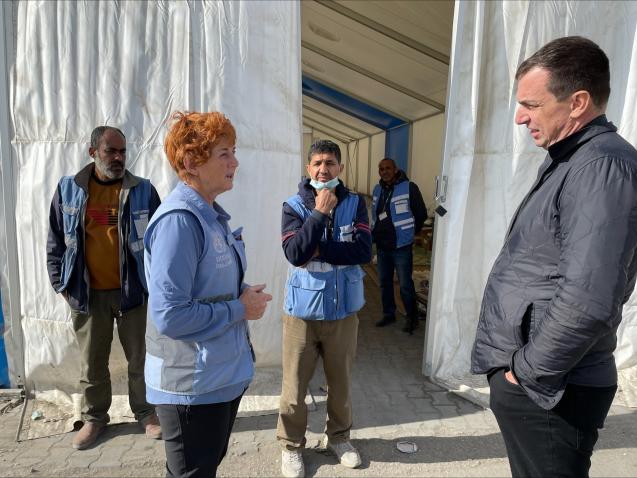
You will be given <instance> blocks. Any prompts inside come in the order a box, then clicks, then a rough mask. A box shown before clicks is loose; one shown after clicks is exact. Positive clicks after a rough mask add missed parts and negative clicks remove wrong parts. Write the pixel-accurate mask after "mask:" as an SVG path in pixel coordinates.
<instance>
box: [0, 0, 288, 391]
mask: <svg viewBox="0 0 637 478" xmlns="http://www.w3.org/2000/svg"><path fill="white" fill-rule="evenodd" d="M14 9H15V10H14V11H13V14H12V17H13V18H10V19H6V18H5V20H7V21H6V22H5V25H6V24H12V25H13V27H12V28H13V30H12V41H10V42H8V43H7V45H8V46H7V49H8V50H11V49H12V46H14V50H13V51H12V57H13V59H11V58H9V59H8V60H7V70H8V71H10V72H11V74H10V80H9V81H10V86H11V95H10V104H9V110H10V113H11V117H12V126H13V135H12V136H9V135H7V137H9V139H10V140H12V146H11V148H5V145H4V144H2V146H3V149H2V151H3V153H4V152H5V151H9V152H10V154H9V155H5V154H3V155H2V166H1V168H2V169H1V171H2V173H3V174H5V173H7V172H9V171H12V173H11V181H9V178H8V177H6V176H3V183H2V184H3V189H4V187H5V185H10V186H12V187H13V188H14V190H15V195H14V196H13V197H12V198H9V199H10V200H12V201H13V204H12V207H5V209H4V210H2V211H1V212H0V214H2V216H0V224H2V226H0V233H2V234H3V237H0V239H1V240H2V243H3V244H5V243H6V240H7V235H8V234H11V227H9V226H7V225H11V224H12V221H13V220H14V219H13V218H14V216H13V214H15V237H16V239H17V252H8V253H7V254H8V255H11V254H14V255H17V258H18V261H19V271H18V272H19V276H16V275H15V274H14V276H13V277H11V274H10V271H9V269H8V268H7V267H5V266H4V264H5V261H4V259H6V257H5V256H4V255H3V256H2V257H0V258H1V259H2V263H3V267H2V270H1V271H0V274H1V275H0V277H1V279H2V296H3V299H4V298H5V297H7V296H8V292H9V289H8V285H7V284H8V283H11V285H12V288H13V289H14V290H15V288H16V287H17V286H16V283H15V282H16V281H19V302H20V311H19V321H20V323H21V325H22V330H23V333H24V353H25V368H26V370H25V372H26V377H27V380H28V383H29V384H30V385H31V387H33V388H34V389H35V390H36V391H38V392H44V391H47V390H56V391H57V392H58V395H59V397H58V398H67V399H69V401H70V395H71V394H73V393H76V392H77V391H78V384H77V381H78V377H79V362H78V350H77V345H76V344H75V340H74V335H73V331H72V328H71V323H70V320H69V308H68V306H67V305H66V303H65V302H64V300H63V299H62V298H61V297H60V296H57V295H56V294H54V292H53V290H52V289H51V286H50V284H49V281H48V277H47V272H46V254H45V248H46V236H47V230H48V215H49V204H50V201H51V198H52V196H53V193H54V190H55V187H56V185H57V181H58V180H59V178H60V177H61V176H63V175H68V174H74V173H75V172H77V171H78V170H79V169H80V168H81V167H82V166H84V165H85V164H87V163H88V162H89V161H90V158H89V157H88V154H87V147H88V140H89V136H90V133H91V130H92V129H93V127H94V126H97V125H100V124H108V125H115V126H118V127H120V128H121V129H122V130H123V131H124V132H125V134H126V136H127V140H128V142H127V148H128V160H127V167H128V168H129V169H130V170H131V171H132V172H133V173H134V174H137V175H140V176H144V177H148V178H150V179H151V181H152V183H153V184H154V185H155V186H156V188H157V190H158V192H159V194H160V196H161V197H165V196H166V195H167V194H168V193H169V192H170V190H171V189H172V188H173V187H174V186H175V184H176V182H177V178H176V176H175V174H174V173H173V171H172V169H171V168H170V166H169V164H168V162H167V160H166V159H165V155H164V153H163V138H164V135H165V132H166V125H167V121H168V120H169V117H170V115H171V112H174V111H176V110H193V111H215V110H216V111H223V112H224V113H225V114H226V115H227V116H228V117H229V118H230V119H231V121H232V122H233V124H234V126H235V128H236V129H237V136H238V140H237V149H238V153H237V156H238V159H239V162H240V166H239V169H238V172H237V175H236V176H235V183H234V189H233V190H232V191H230V192H228V193H225V194H224V195H222V196H221V197H220V198H219V202H220V204H222V205H223V206H224V208H225V209H226V210H227V211H229V213H230V214H231V215H232V220H231V224H232V225H233V227H239V226H244V233H243V236H244V238H245V240H246V246H247V257H248V272H247V275H246V281H247V282H249V283H267V290H268V291H269V292H271V293H272V294H273V296H274V299H273V301H272V303H271V305H270V306H269V308H268V310H267V312H266V315H265V316H264V318H263V319H262V320H260V321H258V322H255V323H252V324H251V329H252V337H253V342H254V346H255V350H256V354H257V357H258V365H270V364H278V363H280V349H281V347H280V340H281V339H280V337H281V328H280V322H279V320H280V311H281V304H282V301H283V293H284V281H285V279H286V270H287V266H286V263H285V260H284V258H283V255H282V253H281V249H280V239H279V238H280V230H279V224H280V214H281V212H280V211H281V204H282V202H283V201H284V200H285V199H286V197H287V196H289V195H290V194H291V193H292V192H293V191H294V190H295V188H296V183H297V180H298V177H299V174H298V168H297V165H298V162H299V159H298V158H299V156H300V154H301V113H300V112H301V86H300V77H301V74H300V30H299V24H300V20H299V9H300V7H299V5H298V4H296V3H290V2H276V1H272V2H264V1H254V2H252V1H242V2H234V1H228V2H186V1H179V2H173V1H170V2H163V1H162V2H95V3H93V2H31V1H23V2H19V3H17V4H14ZM3 127H6V125H5V126H3ZM0 140H1V141H4V140H5V136H2V137H0ZM4 196H7V195H6V194H5V195H4ZM9 196H10V195H9ZM3 199H4V200H5V201H7V198H6V197H5V198H3ZM6 211H9V212H8V213H7V212H6ZM13 211H15V213H14V212H13ZM3 254H4V253H3ZM5 312H7V311H6V310H5ZM7 320H8V319H7ZM5 338H7V340H8V342H12V340H13V339H11V338H10V337H8V336H6V337H5ZM7 347H8V348H9V349H10V350H12V348H11V347H13V349H16V348H18V349H20V348H21V344H16V343H8V344H7ZM15 357H17V355H14V358H12V360H16V358H15ZM14 368H15V367H14ZM111 375H112V378H113V382H114V393H124V394H125V393H126V388H125V387H126V384H125V383H126V365H125V360H124V358H123V353H122V352H121V348H119V347H118V345H117V344H115V346H114V349H113V353H112V356H111ZM12 379H13V380H14V381H15V379H16V377H15V376H13V377H12ZM60 392H61V393H60Z"/></svg>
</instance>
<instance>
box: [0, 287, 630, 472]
mask: <svg viewBox="0 0 637 478" xmlns="http://www.w3.org/2000/svg"><path fill="white" fill-rule="evenodd" d="M367 298H368V304H369V305H368V306H366V307H365V308H364V309H363V310H362V311H361V313H360V332H359V343H358V357H357V361H356V365H355V370H354V376H353V383H352V387H353V408H354V429H353V430H352V443H353V444H354V445H355V446H356V447H358V448H359V450H360V452H361V455H362V459H363V465H362V466H361V467H360V468H359V469H357V470H350V469H346V468H343V467H342V466H340V465H339V464H337V461H336V458H335V457H334V456H333V455H331V454H329V453H327V452H325V451H324V450H322V449H320V448H319V447H318V446H317V445H318V442H319V440H320V438H321V436H322V432H323V428H324V423H325V402H324V401H321V400H317V402H318V408H317V410H315V411H312V412H310V413H309V424H308V434H307V437H308V449H307V450H306V451H305V452H304V456H305V462H306V474H307V476H382V477H390V476H462V477H469V476H482V477H484V476H510V472H509V468H508V463H507V460H506V453H505V449H504V444H503V442H502V439H501V437H500V434H499V432H498V428H497V425H496V422H495V419H494V417H493V414H492V413H491V412H490V411H488V410H483V409H482V408H479V407H477V406H475V405H473V404H472V403H470V402H467V401H465V400H464V399H462V398H459V397H457V396H456V395H454V394H451V393H448V392H446V391H445V390H443V389H442V388H440V387H438V386H437V385H434V384H432V383H431V382H429V381H427V380H426V379H425V378H424V377H423V376H422V374H421V372H420V369H421V362H422V349H423V342H424V330H423V329H424V327H423V326H424V322H421V327H420V328H419V329H418V330H417V333H415V334H414V335H413V336H409V335H407V334H405V333H403V332H402V331H401V330H400V329H401V327H402V323H396V324H394V325H392V326H389V327H386V328H382V329H379V328H376V327H374V322H375V321H376V320H378V319H379V318H380V312H379V308H378V305H377V304H379V303H380V298H379V294H378V291H377V290H376V287H374V286H373V285H370V284H368V287H367ZM315 392H316V393H318V394H320V393H322V392H320V390H319V389H318V387H316V390H315ZM0 406H1V404H0ZM19 412H20V408H19V407H18V408H15V409H13V410H11V411H10V412H8V413H5V414H3V415H0V476H30V477H38V476H66V477H68V476H112V477H133V476H135V477H137V476H148V477H155V476H157V477H159V476H165V469H164V448H163V443H162V442H161V441H152V440H148V439H146V438H145V437H144V436H143V434H141V429H140V428H139V427H138V425H137V424H135V423H126V424H120V425H112V426H109V427H108V428H107V431H106V432H105V433H104V435H103V436H102V437H100V439H99V440H98V442H97V443H96V445H95V446H94V447H93V448H90V449H88V450H84V451H75V450H73V449H72V448H71V439H72V434H63V435H57V436H52V437H47V438H40V439H35V440H27V441H23V442H20V443H16V442H15V441H14V438H15V433H16V429H17V425H18V421H19ZM272 412H273V413H272V414H270V415H264V416H255V417H246V418H238V419H237V421H236V423H235V427H234V432H233V435H232V437H231V440H230V442H231V443H230V448H229V450H228V455H227V456H226V458H225V460H224V462H223V463H222V465H221V467H220V468H219V470H218V474H219V476H232V477H234V476H242V477H243V476H246V477H248V476H249V477H253V476H280V471H279V470H280V465H281V456H280V451H279V447H278V445H277V443H276V441H275V429H276V419H277V416H276V413H275V412H276V411H275V410H272ZM26 419H28V417H26ZM400 441H408V442H413V443H415V444H416V445H417V446H418V451H417V452H416V453H413V454H405V453H401V452H400V451H398V450H397V448H396V445H397V443H398V442H400ZM636 449H637V411H635V410H630V409H626V408H622V407H619V406H614V407H613V409H612V411H611V415H610V416H609V418H608V420H607V423H606V428H605V429H604V430H602V431H601V432H600V440H599V442H598V446H597V449H596V452H595V454H594V455H593V466H592V469H591V476H598V477H601V476H604V477H607V476H637V452H636Z"/></svg>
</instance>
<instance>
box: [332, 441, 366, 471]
mask: <svg viewBox="0 0 637 478" xmlns="http://www.w3.org/2000/svg"><path fill="white" fill-rule="evenodd" d="M323 443H324V444H325V445H326V446H325V448H327V449H329V450H332V452H334V454H335V455H336V457H337V458H338V461H339V462H340V463H341V465H343V466H345V467H347V468H358V467H359V466H361V463H362V462H361V456H360V455H359V454H358V450H357V449H356V448H354V447H353V446H352V444H351V443H350V442H349V441H344V442H341V443H332V442H330V441H329V440H328V439H327V436H326V437H325V438H324V440H323Z"/></svg>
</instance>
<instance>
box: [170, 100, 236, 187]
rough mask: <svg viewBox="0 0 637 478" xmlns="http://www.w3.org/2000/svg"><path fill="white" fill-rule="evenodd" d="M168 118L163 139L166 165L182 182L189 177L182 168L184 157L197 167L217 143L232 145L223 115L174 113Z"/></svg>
mask: <svg viewBox="0 0 637 478" xmlns="http://www.w3.org/2000/svg"><path fill="white" fill-rule="evenodd" d="M171 119H172V121H173V124H172V126H171V127H170V130H169V131H168V134H167V135H166V139H165V140H164V151H165V152H166V156H168V162H169V163H170V165H171V166H172V167H173V169H174V170H175V172H176V173H177V175H178V176H179V177H180V178H181V179H182V180H186V179H188V177H189V176H190V174H189V173H188V172H187V171H186V168H185V166H184V159H185V158H187V157H190V158H192V160H193V163H194V165H195V166H200V165H202V164H204V163H205V162H206V161H208V159H209V155H210V150H211V149H212V148H214V147H215V146H216V145H217V144H219V143H220V142H221V140H224V139H225V140H228V141H230V143H231V144H235V143H236V140H237V133H236V131H235V129H234V126H232V123H231V122H230V120H229V119H228V118H226V117H225V116H224V114H223V113H219V112H216V111H213V112H211V113H195V112H187V111H184V112H182V111H177V112H176V113H173V115H172V117H171Z"/></svg>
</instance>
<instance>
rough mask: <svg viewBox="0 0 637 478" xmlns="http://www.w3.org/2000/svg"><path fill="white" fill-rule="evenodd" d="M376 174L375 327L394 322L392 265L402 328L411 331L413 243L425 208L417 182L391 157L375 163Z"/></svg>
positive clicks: (414, 318)
mask: <svg viewBox="0 0 637 478" xmlns="http://www.w3.org/2000/svg"><path fill="white" fill-rule="evenodd" d="M378 174H379V175H380V181H379V182H378V184H377V185H376V187H375V188H374V192H373V195H372V237H373V240H374V242H375V243H376V253H377V257H378V277H379V280H380V290H381V298H382V302H383V318H382V319H381V320H380V321H378V322H376V327H385V326H386V325H390V324H393V323H394V322H396V300H395V298H394V269H395V270H396V273H397V275H398V282H399V284H400V298H401V300H402V301H403V304H404V305H405V312H406V316H407V322H406V324H405V326H404V327H403V331H404V332H408V333H409V334H412V333H413V332H414V329H415V328H416V327H417V326H418V305H417V303H416V288H415V286H414V280H413V278H412V277H411V274H412V269H413V251H412V244H413V243H414V236H415V235H416V234H418V233H419V232H420V230H421V229H422V226H423V224H424V222H425V221H426V220H427V208H426V206H425V201H424V200H423V199H422V194H420V189H418V186H417V185H416V184H415V183H413V182H411V181H409V179H408V178H407V175H406V174H405V172H404V171H402V170H401V169H398V167H397V166H396V162H395V161H394V160H393V159H391V158H383V159H382V160H381V161H380V163H378Z"/></svg>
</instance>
